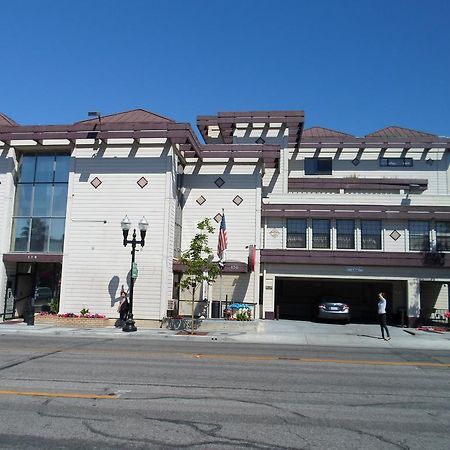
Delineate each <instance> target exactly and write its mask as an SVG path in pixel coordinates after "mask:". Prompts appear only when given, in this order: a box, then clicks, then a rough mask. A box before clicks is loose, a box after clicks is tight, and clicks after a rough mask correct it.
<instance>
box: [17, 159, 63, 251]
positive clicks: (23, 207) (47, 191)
mask: <svg viewBox="0 0 450 450" xmlns="http://www.w3.org/2000/svg"><path fill="white" fill-rule="evenodd" d="M69 161H70V156H69V155H66V154H59V153H58V154H24V155H22V156H21V158H20V160H19V170H18V177H17V186H16V199H15V203H14V216H13V224H12V236H11V250H12V251H16V252H55V253H61V252H62V251H63V243H64V228H65V219H66V204H67V183H68V177H69Z"/></svg>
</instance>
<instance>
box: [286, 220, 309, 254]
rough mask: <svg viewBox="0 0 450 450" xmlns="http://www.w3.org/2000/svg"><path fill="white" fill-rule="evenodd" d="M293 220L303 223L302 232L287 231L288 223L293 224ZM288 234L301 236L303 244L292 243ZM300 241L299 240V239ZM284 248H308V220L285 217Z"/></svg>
mask: <svg viewBox="0 0 450 450" xmlns="http://www.w3.org/2000/svg"><path fill="white" fill-rule="evenodd" d="M294 221H295V222H297V223H300V222H302V223H304V232H301V233H300V232H292V231H291V232H289V224H290V223H291V224H293V223H294ZM289 236H303V240H304V245H303V246H302V245H292V241H291V240H290V239H289ZM300 242H301V241H300ZM286 248H301V249H307V248H308V220H307V219H301V218H299V219H295V218H292V219H286Z"/></svg>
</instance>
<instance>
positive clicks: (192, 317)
mask: <svg viewBox="0 0 450 450" xmlns="http://www.w3.org/2000/svg"><path fill="white" fill-rule="evenodd" d="M194 309H195V289H194V290H193V291H192V310H191V334H194Z"/></svg>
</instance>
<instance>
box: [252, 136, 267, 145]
mask: <svg viewBox="0 0 450 450" xmlns="http://www.w3.org/2000/svg"><path fill="white" fill-rule="evenodd" d="M255 142H256V143H257V144H265V143H266V141H265V140H264V139H263V138H262V137H261V136H260V137H259V138H258V139H256V141H255Z"/></svg>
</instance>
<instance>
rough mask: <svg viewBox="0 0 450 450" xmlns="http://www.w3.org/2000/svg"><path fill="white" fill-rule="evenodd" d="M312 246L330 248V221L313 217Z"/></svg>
mask: <svg viewBox="0 0 450 450" xmlns="http://www.w3.org/2000/svg"><path fill="white" fill-rule="evenodd" d="M312 248H330V221H329V220H327V219H313V221H312Z"/></svg>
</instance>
